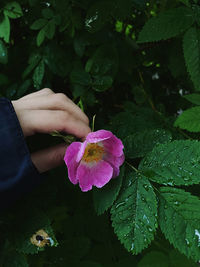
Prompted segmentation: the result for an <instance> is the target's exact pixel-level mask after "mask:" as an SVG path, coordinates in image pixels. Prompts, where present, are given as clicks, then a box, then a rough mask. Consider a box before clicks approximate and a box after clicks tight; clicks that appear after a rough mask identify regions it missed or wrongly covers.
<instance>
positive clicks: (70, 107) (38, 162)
mask: <svg viewBox="0 0 200 267" xmlns="http://www.w3.org/2000/svg"><path fill="white" fill-rule="evenodd" d="M12 104H13V107H14V109H15V112H16V114H17V117H18V120H19V123H20V125H21V128H22V131H23V133H24V136H25V137H26V136H30V135H33V134H35V133H51V132H53V131H55V130H56V131H59V132H66V133H68V134H72V135H75V136H76V137H78V138H82V139H84V138H85V137H86V136H87V134H88V133H89V132H90V131H91V130H90V128H89V126H88V125H89V120H88V117H87V116H86V115H85V114H84V113H83V112H82V111H81V109H80V108H79V107H78V106H77V105H75V104H74V103H73V102H72V100H70V99H69V98H68V97H67V96H65V95H64V94H61V93H58V94H55V93H54V92H53V91H52V90H51V89H48V88H45V89H42V90H40V91H38V92H35V93H32V94H29V95H26V96H24V97H22V98H20V99H18V100H15V101H12ZM65 151H66V144H60V145H58V146H55V147H51V148H48V149H45V150H42V151H38V152H35V153H32V154H31V159H32V161H33V163H34V165H35V166H36V168H37V169H38V171H39V172H40V173H42V172H45V171H47V170H49V169H51V168H54V167H56V166H57V165H60V164H62V163H63V158H64V154H65Z"/></svg>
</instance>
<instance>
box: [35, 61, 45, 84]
mask: <svg viewBox="0 0 200 267" xmlns="http://www.w3.org/2000/svg"><path fill="white" fill-rule="evenodd" d="M44 72H45V65H44V61H43V60H41V61H40V63H39V64H38V66H37V67H36V68H35V70H34V73H33V83H34V87H35V88H37V89H40V86H41V84H42V80H43V77H44Z"/></svg>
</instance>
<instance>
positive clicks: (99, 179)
mask: <svg viewBox="0 0 200 267" xmlns="http://www.w3.org/2000/svg"><path fill="white" fill-rule="evenodd" d="M123 148H124V146H123V144H122V141H121V140H120V139H118V138H117V137H116V136H115V135H113V134H112V133H111V132H110V131H106V130H99V131H96V132H91V133H89V134H88V135H87V137H86V140H85V141H84V142H83V143H81V142H73V143H72V144H71V145H69V146H68V148H67V151H66V154H65V157H64V160H65V163H66V165H67V167H68V176H69V179H70V181H71V182H72V183H73V184H77V183H79V185H80V188H81V190H82V191H83V192H86V191H88V190H91V189H92V186H93V185H94V186H96V187H99V188H100V187H102V186H104V185H105V184H107V183H108V182H109V181H110V179H111V178H114V177H116V176H118V175H119V167H120V166H121V165H122V164H123V162H124V153H123Z"/></svg>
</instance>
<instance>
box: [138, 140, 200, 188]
mask: <svg viewBox="0 0 200 267" xmlns="http://www.w3.org/2000/svg"><path fill="white" fill-rule="evenodd" d="M199 158H200V142H198V141H196V140H193V141H190V140H180V141H173V142H171V143H167V144H161V145H158V146H155V147H154V149H153V150H152V152H150V153H149V154H147V156H146V157H145V158H144V159H143V160H142V161H141V162H140V165H139V169H140V170H142V172H143V173H145V174H146V175H148V177H149V179H151V180H152V181H154V182H156V183H160V184H165V185H166V184H169V185H191V184H198V183H200V165H199Z"/></svg>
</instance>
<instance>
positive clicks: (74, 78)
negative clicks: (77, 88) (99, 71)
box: [70, 69, 91, 86]
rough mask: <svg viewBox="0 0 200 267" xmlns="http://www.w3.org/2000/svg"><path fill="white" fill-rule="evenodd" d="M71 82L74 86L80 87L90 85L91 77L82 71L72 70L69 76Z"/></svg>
mask: <svg viewBox="0 0 200 267" xmlns="http://www.w3.org/2000/svg"><path fill="white" fill-rule="evenodd" d="M70 79H71V82H72V83H74V84H80V85H85V86H87V85H90V83H91V77H90V74H89V73H87V72H85V71H84V70H76V69H74V70H73V71H72V72H71V74H70Z"/></svg>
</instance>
